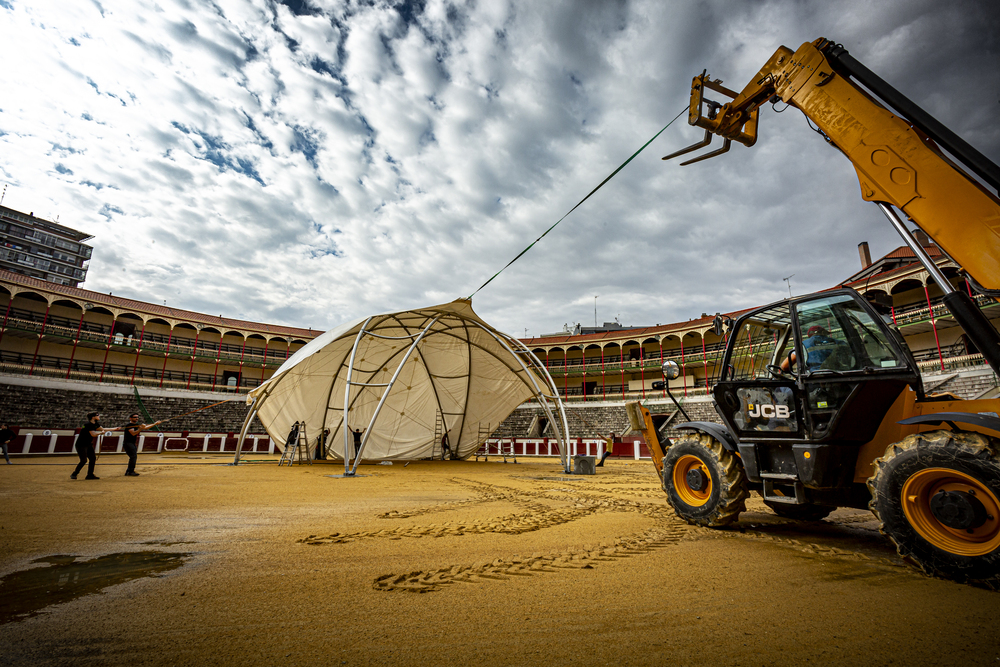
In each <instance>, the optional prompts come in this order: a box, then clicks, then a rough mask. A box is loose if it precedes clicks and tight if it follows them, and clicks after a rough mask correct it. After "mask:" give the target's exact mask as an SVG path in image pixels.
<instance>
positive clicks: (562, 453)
mask: <svg viewBox="0 0 1000 667" xmlns="http://www.w3.org/2000/svg"><path fill="white" fill-rule="evenodd" d="M477 326H479V328H480V329H483V331H485V332H486V333H488V334H490V335H491V336H493V339H494V340H496V341H497V342H498V343H500V344H501V345H503V346H504V347H505V348H506V349H507V351H508V352H510V354H511V356H512V357H514V358H515V359H517V363H519V364H521V369H522V370H523V371H524V372H525V374H526V375H527V376H528V378H529V379H530V380H531V384H532V385H534V387H535V397H536V398H538V402H539V404H540V405H541V406H542V410H544V411H545V414H546V416H547V417H548V418H549V422H550V423H552V424H555V425H556V434H557V436H558V440H559V460H560V461H561V462H562V464H563V470H564V471H565V472H566V473H569V472H570V470H569V452H568V451H567V449H566V443H567V440H566V437H564V436H563V429H561V428H559V422H558V421H556V418H555V416H554V415H553V414H552V410H551V409H550V408H549V404H548V401H546V400H545V395H544V394H543V393H542V390H541V387H539V386H538V383H537V382H535V376H534V375H533V374H532V373H531V371H530V370H528V366H527V365H526V364H525V363H524V362H523V361H522V360H521V357H519V356H517V353H516V352H514V350H513V349H512V348H511V346H510V345H508V340H509V341H511V342H513V343H514V346H515V347H519V348H521V349H523V350H524V351H526V352H527V353H528V354H529V355H531V358H532V359H534V361H535V364H539V361H538V357H536V356H535V355H534V354H533V353H532V352H531V350H529V349H528V348H526V347H525V346H524V345H523V344H522V343H521V342H520V341H518V340H516V339H513V338H509V337H507V336H506V334H502V336H503V337H501V336H498V335H497V333H499V332H497V333H494V332H492V331H489V330H488V329H485V328H483V327H482V326H481V325H478V324H477ZM545 377H546V378H548V381H549V389H550V391H553V392H554V393H553V395H554V396H556V401H557V405H558V406H559V411H560V414H561V416H562V419H563V425H564V427H565V429H566V431H565V433H566V434H567V435H568V433H569V425H568V423H567V422H566V413H565V411H563V409H562V401H560V400H559V398H558V397H559V390H558V389H555V384H554V383H553V382H552V376H550V375H549V373H548V371H545Z"/></svg>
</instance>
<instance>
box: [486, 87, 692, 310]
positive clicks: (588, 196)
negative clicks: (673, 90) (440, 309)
mask: <svg viewBox="0 0 1000 667" xmlns="http://www.w3.org/2000/svg"><path fill="white" fill-rule="evenodd" d="M687 110H688V108H687V106H685V107H684V108H683V109H681V112H680V113H679V114H677V115H676V116H674V119H673V120H671V121H670V122H669V123H667V124H666V125H664V126H663V129H662V130H660V131H659V132H657V133H656V134H654V135H653V138H652V139H650V140H649V141H647V142H646V143H644V144H643V145H642V148H640V149H639V150H637V151H636V152H634V153H632V156H631V157H629V159H627V160H625V161H624V162H622V163H621V164H620V165H619V166H618V168H617V169H615V170H614V171H613V172H611V174H610V175H609V176H608V177H607V178H605V179H604V180H603V181H601V183H600V184H599V185H598V186H597V187H596V188H594V189H593V190H591V191H590V193H589V194H588V195H587V196H586V197H584V198H583V199H581V200H580V201H579V202H577V204H576V206H574V207H573V208H571V209H570V210H569V211H567V212H566V215H564V216H563V217H561V218H559V219H558V220H556V222H555V224H554V225H552V226H551V227H549V228H548V229H546V230H545V232H544V233H543V234H542V235H541V236H539V237H538V238H537V239H535V240H534V241H532V242H531V244H530V245H529V246H528V247H527V248H525V249H524V250H522V251H521V252H519V253H518V254H517V257H515V258H514V259H512V260H510V261H509V262H507V265H506V266H504V267H503V268H502V269H500V270H499V271H497V272H496V273H494V274H493V276H492V277H491V278H490V279H489V280H487V281H486V282H485V283H483V284H482V285H480V286H479V288H478V289H477V290H476V291H475V292H473V293H472V294H470V295H469V296H468V298H469V299H472V297H474V296H475V295H476V294H477V293H478V292H479V290H481V289H483V288H484V287H486V286H487V285H489V284H490V283H491V282H493V278H496V277H497V276H499V275H500V274H501V273H503V272H504V271H505V270H506V269H507V267H508V266H510V265H511V264H513V263H514V262H516V261H517V260H519V259H520V258H521V255H523V254H524V253H526V252H528V251H529V250H531V248H532V247H533V246H534V245H535V244H536V243H538V242H539V241H541V240H542V239H543V238H545V236H546V234H548V233H549V232H551V231H552V230H553V229H555V228H556V225H558V224H559V223H560V222H562V221H563V220H565V219H566V218H567V216H569V214H570V213H572V212H573V211H575V210H576V209H577V208H578V207H579V206H580V204H582V203H583V202H585V201H587V200H588V199H590V195H592V194H594V193H595V192H597V191H598V190H600V189H601V188H602V187H603V186H604V184H605V183H607V182H608V181H610V180H611V179H612V178H613V177H614V176H615V174H617V173H618V172H619V171H621V170H622V169H624V168H625V165H627V164H628V163H629V162H631V161H632V160H633V159H634V158H635V156H636V155H638V154H639V153H641V152H642V151H643V150H644V149H645V148H646V146H648V145H650V144H651V143H653V141H654V140H655V139H656V138H657V137H658V136H660V135H661V134H663V130H665V129H667V128H668V127H670V126H671V125H673V124H674V121H675V120H677V119H678V118H680V117H681V116H682V115H683V114H684V112H686V111H687Z"/></svg>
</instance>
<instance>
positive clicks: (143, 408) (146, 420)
mask: <svg viewBox="0 0 1000 667" xmlns="http://www.w3.org/2000/svg"><path fill="white" fill-rule="evenodd" d="M132 391H134V392H135V402H136V403H138V404H139V412H141V413H142V418H143V421H144V423H146V424H152V423H153V422H155V421H156V420H155V419H153V415H151V414H149V410H147V409H146V406H145V405H143V404H142V399H141V398H139V389H138V387H136V386H135V385H132ZM156 430H157V431H158V432H160V433H163V429H162V428H160V427H159V426H157V427H156Z"/></svg>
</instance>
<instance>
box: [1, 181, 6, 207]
mask: <svg viewBox="0 0 1000 667" xmlns="http://www.w3.org/2000/svg"><path fill="white" fill-rule="evenodd" d="M6 196H7V184H6V183H4V185H3V194H0V204H3V198H4V197H6Z"/></svg>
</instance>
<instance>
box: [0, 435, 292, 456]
mask: <svg viewBox="0 0 1000 667" xmlns="http://www.w3.org/2000/svg"><path fill="white" fill-rule="evenodd" d="M76 438H77V431H71V430H57V431H48V430H45V431H43V430H39V429H21V430H20V431H19V432H18V434H17V436H16V437H15V438H14V439H13V440H12V441H11V443H10V445H8V447H7V451H8V452H9V453H10V455H11V456H15V455H27V454H30V455H32V456H36V455H39V454H61V455H64V454H75V453H76V450H75V449H74V447H73V445H74V444H75V443H76ZM123 443H124V434H122V433H108V434H105V435H101V436H98V450H97V451H98V452H100V453H104V454H107V453H111V454H114V453H122V452H124V451H125V450H124V448H123V447H122V445H123ZM138 446H139V451H140V452H146V453H150V452H216V453H220V452H230V453H235V452H236V436H235V435H234V434H233V433H192V432H188V431H173V432H169V431H168V432H164V433H149V432H146V433H143V434H142V435H140V436H139V443H138ZM276 451H277V450H276V448H275V445H274V442H273V441H272V440H271V438H270V437H268V436H267V435H266V434H248V435H247V437H246V440H244V441H243V452H244V453H251V454H252V453H256V454H274V453H275V452H276Z"/></svg>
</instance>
